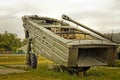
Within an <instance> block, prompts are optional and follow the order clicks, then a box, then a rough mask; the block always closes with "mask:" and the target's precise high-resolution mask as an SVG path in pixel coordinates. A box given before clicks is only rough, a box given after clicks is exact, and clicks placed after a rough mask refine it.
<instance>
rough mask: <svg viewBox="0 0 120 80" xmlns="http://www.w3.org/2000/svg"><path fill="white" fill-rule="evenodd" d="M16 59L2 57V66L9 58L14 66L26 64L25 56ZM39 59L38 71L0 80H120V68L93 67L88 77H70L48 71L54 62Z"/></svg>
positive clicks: (0, 78) (0, 79)
mask: <svg viewBox="0 0 120 80" xmlns="http://www.w3.org/2000/svg"><path fill="white" fill-rule="evenodd" d="M14 57H15V58H13V57H11V56H9V57H8V58H7V59H8V61H7V60H6V57H0V64H1V63H4V64H1V65H5V63H6V64H8V62H9V58H12V59H13V60H10V61H11V63H14V64H21V63H22V64H24V63H25V56H23V57H22V56H21V57H20V56H18V57H16V56H14ZM19 57H20V58H19ZM16 58H17V59H16ZM4 59H5V60H6V62H5V61H4ZM19 59H20V60H19ZM38 59H39V64H38V67H37V69H33V70H29V71H28V72H26V73H12V74H7V75H0V80H120V68H119V67H103V66H99V67H92V68H91V69H90V70H88V71H87V75H86V76H84V77H81V76H76V75H70V74H69V73H68V72H59V71H55V70H53V69H48V64H49V63H52V62H51V61H49V60H47V59H45V58H43V57H41V56H40V57H39V58H38ZM14 60H16V61H14ZM3 61H4V62H3ZM19 61H21V62H19ZM22 61H23V62H22ZM17 62H18V63H17ZM9 64H10V63H9ZM22 69H24V68H22Z"/></svg>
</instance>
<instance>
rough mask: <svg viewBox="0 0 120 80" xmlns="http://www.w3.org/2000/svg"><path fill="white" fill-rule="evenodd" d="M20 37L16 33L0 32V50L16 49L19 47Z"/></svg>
mask: <svg viewBox="0 0 120 80" xmlns="http://www.w3.org/2000/svg"><path fill="white" fill-rule="evenodd" d="M21 44H22V42H21V39H20V38H18V37H17V35H16V34H13V33H8V32H7V31H5V33H4V34H0V50H6V51H16V50H17V49H18V48H19V47H21Z"/></svg>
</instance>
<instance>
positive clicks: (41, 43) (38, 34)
mask: <svg viewBox="0 0 120 80" xmlns="http://www.w3.org/2000/svg"><path fill="white" fill-rule="evenodd" d="M25 26H26V28H27V30H28V31H29V35H30V37H31V38H32V39H33V47H32V48H33V50H34V51H35V52H36V53H40V54H41V55H42V56H44V57H46V58H48V59H50V60H52V61H53V62H56V63H59V64H62V65H64V66H67V61H68V54H69V49H68V48H67V46H66V44H64V43H62V42H61V41H59V40H58V39H56V38H55V37H53V36H51V35H50V34H49V33H46V32H44V30H41V29H40V28H38V27H36V26H34V25H32V24H30V23H26V25H25ZM39 27H40V26H39Z"/></svg>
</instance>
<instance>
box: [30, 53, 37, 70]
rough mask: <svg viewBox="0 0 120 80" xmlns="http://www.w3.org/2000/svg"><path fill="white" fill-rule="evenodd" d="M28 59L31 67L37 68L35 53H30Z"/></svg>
mask: <svg viewBox="0 0 120 80" xmlns="http://www.w3.org/2000/svg"><path fill="white" fill-rule="evenodd" d="M30 60H31V68H32V69H36V68H37V57H36V55H35V54H31V57H30Z"/></svg>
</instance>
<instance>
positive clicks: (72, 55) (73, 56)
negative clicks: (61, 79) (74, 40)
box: [68, 48, 78, 67]
mask: <svg viewBox="0 0 120 80" xmlns="http://www.w3.org/2000/svg"><path fill="white" fill-rule="evenodd" d="M77 59H78V48H70V51H69V58H68V66H69V67H76V66H77V63H78V60H77Z"/></svg>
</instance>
